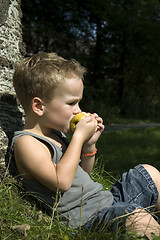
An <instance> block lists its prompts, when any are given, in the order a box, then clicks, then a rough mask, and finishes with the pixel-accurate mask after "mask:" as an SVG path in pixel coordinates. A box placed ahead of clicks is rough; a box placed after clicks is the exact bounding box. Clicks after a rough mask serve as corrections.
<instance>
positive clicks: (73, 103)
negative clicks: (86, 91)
mask: <svg viewBox="0 0 160 240" xmlns="http://www.w3.org/2000/svg"><path fill="white" fill-rule="evenodd" d="M75 104H76V102H70V103H68V105H71V106H72V105H75Z"/></svg>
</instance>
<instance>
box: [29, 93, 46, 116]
mask: <svg viewBox="0 0 160 240" xmlns="http://www.w3.org/2000/svg"><path fill="white" fill-rule="evenodd" d="M32 110H33V112H35V113H36V114H37V115H38V116H42V115H43V113H44V104H43V101H42V99H40V98H39V97H34V98H33V99H32Z"/></svg>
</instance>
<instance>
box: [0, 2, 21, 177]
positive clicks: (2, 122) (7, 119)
mask: <svg viewBox="0 0 160 240" xmlns="http://www.w3.org/2000/svg"><path fill="white" fill-rule="evenodd" d="M20 3H21V2H20V0H0V181H1V180H2V179H3V177H4V175H5V174H6V173H7V168H6V166H5V163H6V159H7V155H8V154H7V152H8V148H9V145H10V142H11V139H12V136H13V133H14V131H16V130H19V129H21V128H22V124H23V121H22V116H23V110H22V109H21V107H20V106H19V105H17V101H16V96H15V91H14V88H13V85H12V77H13V73H14V70H15V67H16V65H17V63H18V62H19V61H20V60H21V59H22V58H23V56H24V54H25V47H24V45H23V40H22V26H21V17H22V12H21V8H20Z"/></svg>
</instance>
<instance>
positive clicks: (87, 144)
mask: <svg viewBox="0 0 160 240" xmlns="http://www.w3.org/2000/svg"><path fill="white" fill-rule="evenodd" d="M92 116H93V117H94V118H95V120H96V122H97V128H96V131H95V132H94V133H93V135H92V136H91V137H90V138H89V139H88V140H87V141H86V142H85V143H84V145H83V150H84V151H85V149H86V148H89V147H90V146H91V145H94V144H95V143H96V142H97V140H98V139H99V137H100V135H101V133H102V132H103V130H104V125H103V119H102V118H101V117H99V116H98V114H97V113H93V114H92Z"/></svg>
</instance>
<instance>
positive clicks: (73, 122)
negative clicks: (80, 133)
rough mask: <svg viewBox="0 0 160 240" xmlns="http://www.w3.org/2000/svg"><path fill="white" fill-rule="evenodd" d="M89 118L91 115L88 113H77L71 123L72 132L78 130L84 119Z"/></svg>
mask: <svg viewBox="0 0 160 240" xmlns="http://www.w3.org/2000/svg"><path fill="white" fill-rule="evenodd" d="M87 116H90V113H86V112H80V113H77V114H76V115H75V116H74V117H73V118H72V120H71V122H70V128H71V131H72V132H74V130H75V128H76V124H77V123H78V122H79V121H80V120H81V119H82V118H85V117H87Z"/></svg>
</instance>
